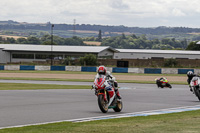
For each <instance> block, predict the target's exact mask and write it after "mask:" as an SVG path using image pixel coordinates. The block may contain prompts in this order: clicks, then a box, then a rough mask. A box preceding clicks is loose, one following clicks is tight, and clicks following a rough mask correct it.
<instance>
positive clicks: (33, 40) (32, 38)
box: [27, 37, 40, 44]
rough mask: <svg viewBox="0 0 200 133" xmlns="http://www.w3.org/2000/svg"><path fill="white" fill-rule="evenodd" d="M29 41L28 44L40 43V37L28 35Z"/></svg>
mask: <svg viewBox="0 0 200 133" xmlns="http://www.w3.org/2000/svg"><path fill="white" fill-rule="evenodd" d="M27 43H28V44H40V39H39V38H37V37H28V38H27Z"/></svg>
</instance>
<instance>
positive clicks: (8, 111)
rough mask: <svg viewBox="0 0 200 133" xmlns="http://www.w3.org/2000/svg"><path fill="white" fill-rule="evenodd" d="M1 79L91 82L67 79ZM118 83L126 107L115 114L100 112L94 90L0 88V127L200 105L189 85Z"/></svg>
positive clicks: (18, 81) (48, 82) (51, 82)
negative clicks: (168, 86)
mask: <svg viewBox="0 0 200 133" xmlns="http://www.w3.org/2000/svg"><path fill="white" fill-rule="evenodd" d="M0 82H4V83H5V82H7V83H9V82H15V83H21V82H23V83H37V84H42V83H43V84H68V85H70V84H75V85H82V84H83V85H91V83H90V82H66V81H64V82H62V81H21V80H13V81H12V80H0ZM119 86H120V87H121V88H120V94H121V96H122V101H123V110H122V112H120V113H116V112H114V111H113V110H112V109H110V110H109V112H108V113H106V114H105V113H102V112H101V111H100V109H99V107H98V104H97V97H96V96H95V95H94V90H90V89H74V90H73V89H66V90H65V89H59V90H1V91H0V128H2V127H9V126H18V125H28V124H36V123H45V122H52V121H62V120H71V119H79V118H87V117H96V116H105V115H116V114H124V113H133V112H141V111H150V110H159V109H168V108H176V107H185V106H195V105H200V103H199V101H198V99H197V98H196V97H195V96H194V95H193V94H192V93H191V92H190V91H189V88H188V86H187V85H172V86H173V88H172V89H169V88H164V89H161V88H157V86H156V85H155V84H134V83H119Z"/></svg>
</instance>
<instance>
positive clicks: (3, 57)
mask: <svg viewBox="0 0 200 133" xmlns="http://www.w3.org/2000/svg"><path fill="white" fill-rule="evenodd" d="M7 62H10V53H8V52H5V51H3V50H2V49H0V63H3V64H5V63H7Z"/></svg>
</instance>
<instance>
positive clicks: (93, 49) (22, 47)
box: [0, 44, 116, 53]
mask: <svg viewBox="0 0 200 133" xmlns="http://www.w3.org/2000/svg"><path fill="white" fill-rule="evenodd" d="M0 48H2V49H3V50H4V51H34V52H35V51H36V52H40V51H42V52H43V51H45V52H51V45H30V44H0ZM106 49H110V50H111V51H116V50H115V49H113V48H111V47H108V46H66V45H65V46H60V45H59V46H57V45H56V46H55V45H53V46H52V51H53V52H83V53H99V52H101V51H103V50H106Z"/></svg>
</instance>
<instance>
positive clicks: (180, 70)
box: [178, 69, 194, 74]
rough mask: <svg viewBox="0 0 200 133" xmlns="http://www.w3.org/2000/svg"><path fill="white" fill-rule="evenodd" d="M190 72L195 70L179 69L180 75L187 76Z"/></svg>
mask: <svg viewBox="0 0 200 133" xmlns="http://www.w3.org/2000/svg"><path fill="white" fill-rule="evenodd" d="M188 71H192V72H194V69H178V74H187V72H188Z"/></svg>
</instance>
